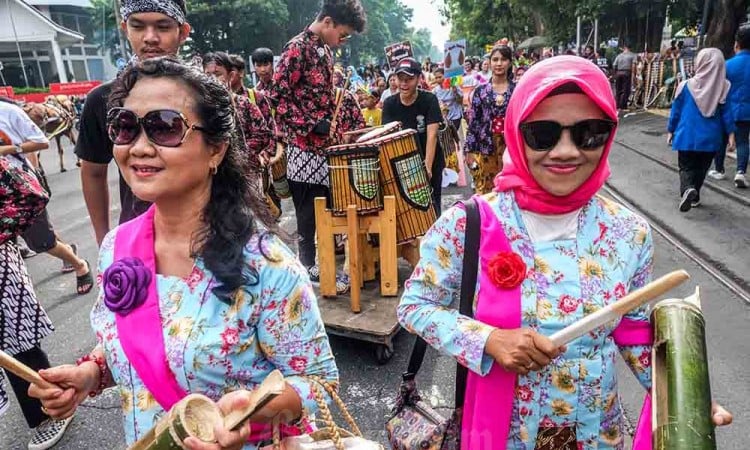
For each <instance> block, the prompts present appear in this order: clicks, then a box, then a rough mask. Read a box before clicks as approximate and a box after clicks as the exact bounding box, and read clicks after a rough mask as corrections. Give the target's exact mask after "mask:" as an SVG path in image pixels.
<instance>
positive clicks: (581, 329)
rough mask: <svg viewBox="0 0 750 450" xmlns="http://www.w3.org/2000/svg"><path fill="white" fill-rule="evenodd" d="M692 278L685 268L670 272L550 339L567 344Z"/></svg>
mask: <svg viewBox="0 0 750 450" xmlns="http://www.w3.org/2000/svg"><path fill="white" fill-rule="evenodd" d="M689 278H690V275H688V273H687V272H685V271H684V270H676V271H674V272H670V273H668V274H666V275H664V276H662V277H661V278H659V279H657V280H654V281H652V282H651V283H649V284H647V285H646V286H643V287H642V288H640V289H638V290H635V291H633V292H631V293H629V294H628V295H626V296H625V297H623V298H621V299H620V300H617V301H616V302H614V303H612V304H610V305H607V306H606V307H604V308H602V309H600V310H599V311H596V312H594V313H591V314H589V315H588V316H586V317H584V318H583V319H581V320H579V321H577V322H575V323H573V324H571V325H569V326H567V327H565V328H563V329H562V330H560V331H558V332H557V333H554V334H553V335H552V336H550V339H551V340H552V342H553V343H554V344H555V345H556V346H562V345H565V344H567V343H569V342H571V341H573V340H574V339H577V338H579V337H581V336H583V335H585V334H586V333H589V332H591V331H593V330H595V329H597V328H599V327H601V326H603V325H605V324H606V323H607V322H611V321H613V320H616V319H617V318H619V317H622V316H624V315H625V314H627V313H628V312H630V311H632V310H634V309H635V308H637V307H639V306H641V305H643V304H644V303H648V302H650V301H651V300H653V299H655V298H657V297H659V296H660V295H663V294H664V293H666V292H668V291H669V290H671V289H673V288H675V287H677V286H679V285H680V284H682V283H684V282H685V281H687V280H688V279H689Z"/></svg>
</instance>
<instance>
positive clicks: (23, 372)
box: [0, 350, 59, 389]
mask: <svg viewBox="0 0 750 450" xmlns="http://www.w3.org/2000/svg"><path fill="white" fill-rule="evenodd" d="M0 367H2V368H3V369H5V370H7V371H8V372H10V373H12V374H14V375H16V376H17V377H19V378H21V379H23V380H24V381H28V382H29V383H31V384H36V385H37V386H39V387H40V388H42V389H53V388H57V389H59V386H56V385H54V384H52V383H50V382H49V381H46V380H45V379H44V378H42V377H40V376H39V374H38V373H36V372H35V371H34V370H33V369H32V368H31V367H29V366H27V365H26V364H24V363H22V362H21V361H19V360H17V359H16V358H14V357H12V356H10V355H9V354H7V353H5V352H4V351H2V350H0Z"/></svg>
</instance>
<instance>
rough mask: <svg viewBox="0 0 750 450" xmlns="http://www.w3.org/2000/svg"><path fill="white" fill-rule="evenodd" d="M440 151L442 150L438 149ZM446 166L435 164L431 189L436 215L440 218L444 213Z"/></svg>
mask: <svg viewBox="0 0 750 450" xmlns="http://www.w3.org/2000/svg"><path fill="white" fill-rule="evenodd" d="M438 151H440V149H438ZM444 167H445V165H442V166H436V165H434V164H433V169H432V170H433V172H432V178H431V179H430V187H431V188H432V205H433V206H434V208H435V214H436V215H437V216H438V217H440V215H441V214H442V213H443V205H442V200H443V168H444Z"/></svg>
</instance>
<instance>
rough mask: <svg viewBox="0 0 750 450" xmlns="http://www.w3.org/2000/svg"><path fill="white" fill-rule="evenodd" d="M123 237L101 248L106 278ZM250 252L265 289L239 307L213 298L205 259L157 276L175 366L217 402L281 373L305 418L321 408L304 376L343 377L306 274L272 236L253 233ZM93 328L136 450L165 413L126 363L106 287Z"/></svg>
mask: <svg viewBox="0 0 750 450" xmlns="http://www.w3.org/2000/svg"><path fill="white" fill-rule="evenodd" d="M115 233H116V230H115V231H113V232H110V233H109V234H108V235H107V237H106V238H105V239H104V242H103V243H102V247H101V249H100V252H99V270H98V273H100V274H101V273H104V271H105V270H106V269H107V268H108V267H109V266H110V265H111V264H112V262H113V257H114V237H115ZM261 246H262V251H261ZM244 255H245V264H246V266H247V269H249V270H248V273H255V274H257V276H256V277H255V278H254V281H257V282H250V283H248V284H247V285H245V286H244V287H243V288H242V289H240V290H239V291H238V293H237V294H236V295H235V298H234V302H233V303H232V304H227V303H225V302H223V301H221V300H219V299H218V298H217V297H216V296H214V295H213V293H212V292H211V287H212V286H213V285H214V283H215V280H214V277H213V275H212V274H211V272H210V271H208V270H207V269H206V267H205V265H204V263H203V261H202V260H201V259H200V258H198V259H196V260H195V265H194V268H193V271H192V273H191V275H190V276H189V277H188V278H186V279H185V278H181V277H175V276H165V275H158V274H157V276H156V283H157V291H158V295H159V308H160V310H161V318H162V324H163V329H164V346H165V350H166V355H167V358H168V361H167V362H168V364H169V368H170V369H171V371H172V373H174V375H175V377H176V380H177V383H178V384H179V385H180V387H182V389H184V390H185V391H186V392H191V393H201V394H204V395H207V396H208V397H210V398H212V399H213V400H218V399H219V398H221V397H222V396H223V395H224V394H226V393H228V392H231V391H234V390H237V389H250V390H252V389H253V388H254V387H256V386H258V385H259V384H260V383H261V382H262V381H263V380H264V379H265V378H266V376H267V375H268V374H269V373H271V371H273V370H275V369H278V370H280V371H281V372H282V373H283V374H284V377H285V379H286V382H287V384H288V385H290V386H291V387H292V388H293V389H294V390H295V391H296V392H297V393H298V394H299V396H300V398H301V399H302V405H303V410H304V414H310V413H314V412H315V411H316V410H317V409H318V407H317V404H316V402H315V399H314V396H313V395H312V392H311V381H310V380H309V378H307V377H306V376H309V375H318V376H320V377H321V378H323V379H325V380H328V381H329V382H333V383H337V382H338V370H337V368H336V363H335V361H334V359H333V354H332V353H331V348H330V346H329V343H328V337H327V335H326V332H325V327H324V325H323V321H322V319H321V317H320V312H319V310H318V306H317V300H316V298H315V294H314V292H313V289H312V285H311V283H310V279H309V277H308V275H307V271H306V270H305V268H304V267H302V265H301V264H300V262H299V260H298V259H297V257H296V256H295V254H294V253H293V252H292V251H290V250H289V248H288V247H287V246H286V245H284V244H283V243H282V242H281V241H280V240H279V239H278V238H277V237H275V236H273V235H264V236H263V237H261V236H259V235H255V236H253V237H252V238H251V239H250V241H249V242H248V243H247V245H246V246H245V249H244ZM263 255H268V258H266V257H265V256H263ZM98 282H99V283H101V276H100V277H99V278H98ZM91 324H92V327H93V329H94V332H95V333H96V338H97V341H98V343H99V345H100V346H101V347H102V348H103V349H104V353H105V355H106V360H107V365H108V366H109V369H110V370H111V372H112V376H113V378H114V380H115V383H116V384H117V388H118V389H119V393H120V398H121V405H122V414H123V419H124V426H125V438H126V441H127V444H128V445H131V444H132V443H133V442H135V441H136V440H137V439H139V438H141V437H142V436H143V435H144V434H145V433H146V432H147V431H148V430H149V429H151V428H152V427H153V426H154V424H155V423H156V422H157V421H158V420H159V419H160V418H161V417H163V416H164V414H165V412H164V410H163V409H162V408H161V406H159V404H158V403H157V402H156V400H154V397H153V396H152V395H151V393H150V392H149V391H148V389H147V388H146V387H145V386H144V384H143V382H142V381H141V378H140V377H139V376H138V373H137V372H136V371H135V369H134V368H133V366H131V365H130V363H129V362H128V359H127V357H126V356H125V353H124V351H123V349H122V344H121V343H120V340H119V337H118V329H117V325H116V322H115V315H114V313H113V312H112V311H110V310H109V309H108V308H107V307H106V306H105V305H104V302H103V291H102V290H101V289H100V291H99V297H98V299H97V302H96V303H95V305H94V308H93V310H92V312H91ZM319 391H320V392H321V393H323V392H322V389H321V390H319ZM326 395H327V394H326ZM326 400H328V398H327V397H326ZM255 448H256V447H255V446H253V445H251V444H248V445H246V446H245V447H244V449H245V450H250V449H255Z"/></svg>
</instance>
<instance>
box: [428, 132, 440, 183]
mask: <svg viewBox="0 0 750 450" xmlns="http://www.w3.org/2000/svg"><path fill="white" fill-rule="evenodd" d="M439 127H440V124H437V123H431V124H429V125H427V148H426V149H425V157H424V163H425V165H426V166H427V174H428V175H429V177H430V178H432V163H433V162H434V161H435V149H436V148H437V138H438V128H439Z"/></svg>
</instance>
